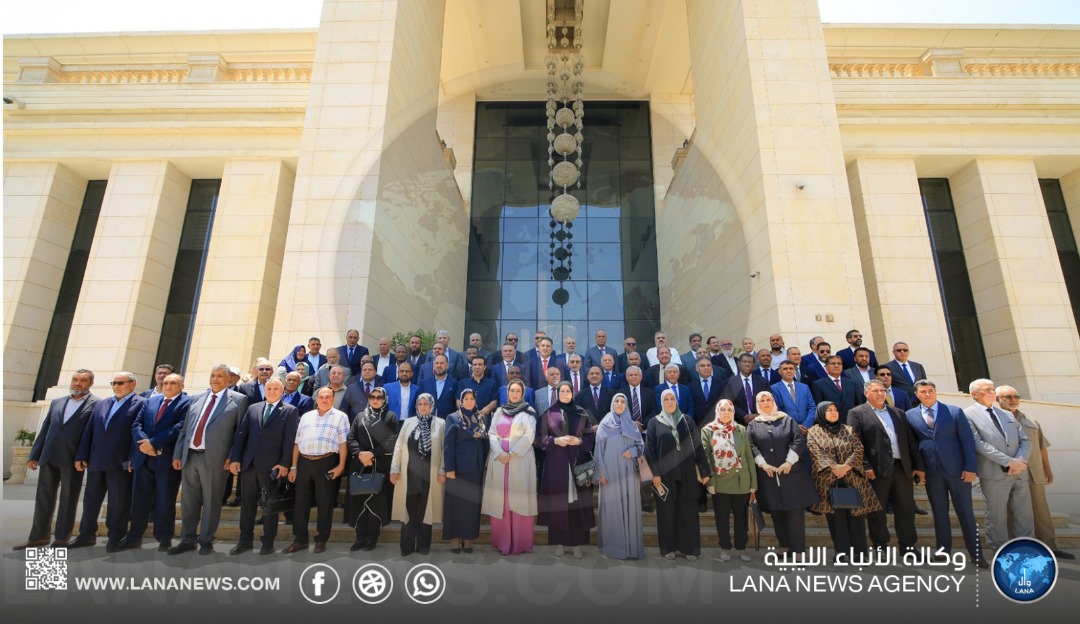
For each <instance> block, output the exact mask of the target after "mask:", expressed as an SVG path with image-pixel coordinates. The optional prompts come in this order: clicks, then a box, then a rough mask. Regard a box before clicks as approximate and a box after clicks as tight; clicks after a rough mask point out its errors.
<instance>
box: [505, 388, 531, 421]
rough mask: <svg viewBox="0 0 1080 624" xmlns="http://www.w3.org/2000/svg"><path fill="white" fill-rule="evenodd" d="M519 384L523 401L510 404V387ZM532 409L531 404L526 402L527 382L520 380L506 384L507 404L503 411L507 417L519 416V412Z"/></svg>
mask: <svg viewBox="0 0 1080 624" xmlns="http://www.w3.org/2000/svg"><path fill="white" fill-rule="evenodd" d="M514 384H517V385H519V386H521V400H520V401H518V402H517V403H511V402H510V386H512V385H514ZM529 409H532V408H530V407H529V404H528V403H526V402H525V382H524V381H521V380H520V379H511V380H510V383H508V384H506V403H504V404H503V405H502V411H503V413H505V414H506V415H507V416H510V417H513V416H517V414H518V412H521V411H524V410H529Z"/></svg>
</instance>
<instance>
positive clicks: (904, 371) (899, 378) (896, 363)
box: [885, 342, 926, 402]
mask: <svg viewBox="0 0 1080 624" xmlns="http://www.w3.org/2000/svg"><path fill="white" fill-rule="evenodd" d="M892 352H893V359H892V360H889V361H888V362H886V363H885V366H888V367H889V370H890V371H892V383H893V387H895V388H896V389H897V390H903V391H904V392H907V393H908V395H909V396H910V397H911V400H912V401H913V402H914V401H917V400H918V398H917V397H916V396H915V382H916V381H919V380H920V379H926V369H924V368H923V365H922V364H919V363H918V362H913V361H911V360H909V359H908V355H909V354H910V353H911V350H910V348H909V347H908V344H907V343H906V342H898V343H896V344H894V345H893V348H892Z"/></svg>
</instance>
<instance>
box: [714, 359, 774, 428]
mask: <svg viewBox="0 0 1080 624" xmlns="http://www.w3.org/2000/svg"><path fill="white" fill-rule="evenodd" d="M756 363H757V360H755V359H754V356H753V355H750V354H749V353H743V354H742V355H740V356H739V374H738V375H735V376H733V377H732V378H730V379H728V381H727V384H725V385H724V391H723V392H722V393H721V394H720V398H721V399H727V400H729V401H731V403H732V404H733V405H734V406H735V419H736V420H738V421H739V422H740V423H742V424H744V425H745V424H747V423H749V422H750V420H752V419H751V418H750V416H752V415H754V414H756V413H757V401H756V399H755V397H757V395H758V393H759V392H767V391H768V390H769V386H768V384H766V383H765V380H764V379H762V377H761V375H755V374H754V366H755V365H756ZM747 390H749V391H750V394H747Z"/></svg>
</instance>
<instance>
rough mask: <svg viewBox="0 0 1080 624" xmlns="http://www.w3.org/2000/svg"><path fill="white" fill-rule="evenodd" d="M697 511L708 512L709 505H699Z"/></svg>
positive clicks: (700, 512)
mask: <svg viewBox="0 0 1080 624" xmlns="http://www.w3.org/2000/svg"><path fill="white" fill-rule="evenodd" d="M697 511H698V513H699V514H703V513H708V511H709V506H708V505H698V506H697Z"/></svg>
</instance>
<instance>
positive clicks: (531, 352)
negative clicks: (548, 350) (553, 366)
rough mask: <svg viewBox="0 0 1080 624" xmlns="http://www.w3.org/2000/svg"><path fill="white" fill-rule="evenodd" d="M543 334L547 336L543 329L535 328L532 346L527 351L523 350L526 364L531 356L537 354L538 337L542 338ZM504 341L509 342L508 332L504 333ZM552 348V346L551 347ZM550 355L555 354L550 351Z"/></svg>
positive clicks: (538, 351)
mask: <svg viewBox="0 0 1080 624" xmlns="http://www.w3.org/2000/svg"><path fill="white" fill-rule="evenodd" d="M545 336H547V332H545V331H543V330H541V329H538V330H536V333H535V334H533V348H532V349H529V350H528V351H526V352H525V363H526V364H528V362H529V360H531V359H532V358H534V357H536V356H537V355H539V354H540V339H541V338H544V337H545ZM506 341H507V342H510V334H507V335H506ZM515 342H516V341H515ZM552 344H555V343H554V341H552ZM552 348H554V347H552ZM552 355H556V354H555V353H552Z"/></svg>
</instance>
